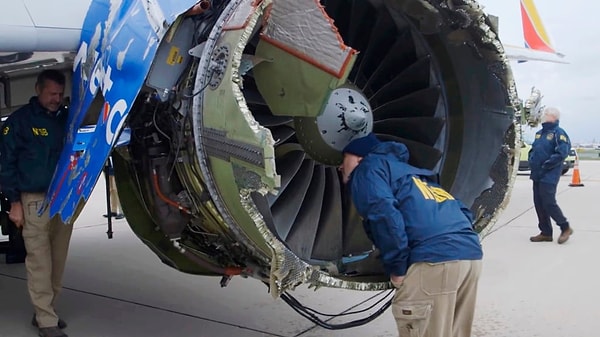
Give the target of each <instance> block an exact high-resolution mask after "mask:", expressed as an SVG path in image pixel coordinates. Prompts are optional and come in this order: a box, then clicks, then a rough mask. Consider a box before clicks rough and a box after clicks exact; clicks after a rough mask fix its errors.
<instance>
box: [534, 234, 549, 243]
mask: <svg viewBox="0 0 600 337" xmlns="http://www.w3.org/2000/svg"><path fill="white" fill-rule="evenodd" d="M529 241H531V242H552V235H544V234H542V233H540V234H538V235H536V236H532V237H530V238H529Z"/></svg>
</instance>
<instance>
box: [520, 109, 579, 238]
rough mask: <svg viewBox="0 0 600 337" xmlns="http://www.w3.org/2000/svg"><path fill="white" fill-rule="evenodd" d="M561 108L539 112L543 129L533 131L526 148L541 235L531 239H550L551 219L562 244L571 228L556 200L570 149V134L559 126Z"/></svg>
mask: <svg viewBox="0 0 600 337" xmlns="http://www.w3.org/2000/svg"><path fill="white" fill-rule="evenodd" d="M559 119H560V111H559V110H558V109H557V108H552V107H549V108H545V109H544V111H543V112H542V129H541V130H539V131H538V132H537V133H536V134H535V140H534V142H533V144H532V145H531V150H529V166H530V167H531V174H530V176H529V177H530V179H531V180H533V202H534V205H535V211H536V213H537V217H538V227H539V229H540V234H538V235H536V236H532V237H530V238H529V239H530V240H531V242H552V239H553V238H552V222H551V220H550V219H554V221H555V222H556V224H557V225H558V226H559V227H560V230H561V234H560V236H559V237H558V243H559V244H563V243H565V242H566V241H567V240H568V239H569V237H570V236H571V234H573V229H572V228H571V226H570V225H569V222H568V221H567V218H565V216H564V215H563V212H562V210H561V209H560V207H558V204H557V203H556V188H557V185H558V181H559V180H560V176H561V171H562V163H563V161H564V160H565V158H566V157H567V155H568V154H569V151H570V150H571V142H570V141H569V136H568V135H567V133H566V132H565V130H563V129H562V128H561V127H559V125H558V124H559V122H558V121H559Z"/></svg>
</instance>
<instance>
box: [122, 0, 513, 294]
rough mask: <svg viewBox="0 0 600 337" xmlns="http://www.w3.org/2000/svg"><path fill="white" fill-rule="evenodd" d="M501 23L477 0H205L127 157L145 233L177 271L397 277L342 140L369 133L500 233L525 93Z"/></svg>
mask: <svg viewBox="0 0 600 337" xmlns="http://www.w3.org/2000/svg"><path fill="white" fill-rule="evenodd" d="M491 27H492V25H491V24H490V22H489V20H488V18H487V16H486V15H485V14H484V12H483V11H482V8H481V7H480V6H479V5H478V4H477V3H476V2H475V1H471V0H459V1H440V0H350V1H349V0H322V1H321V2H318V1H312V0H311V1H294V0H272V1H269V0H263V1H255V0H232V1H218V0H213V1H201V2H200V3H198V5H196V6H195V7H194V8H193V9H192V10H191V11H189V12H187V13H186V14H185V15H182V16H181V17H179V18H178V19H177V20H176V21H175V23H174V24H173V25H172V26H171V27H170V28H169V31H168V32H167V37H166V38H165V39H163V41H162V42H161V45H160V46H159V48H158V51H157V54H156V57H155V59H154V60H153V64H152V67H151V69H150V72H149V74H148V77H147V79H146V82H145V86H144V87H143V88H142V90H141V91H140V93H139V95H138V97H137V100H136V102H135V104H134V106H133V107H132V110H131V112H130V115H129V119H128V121H127V123H128V125H129V127H130V128H131V141H130V144H129V145H128V146H127V147H120V148H117V149H116V150H115V151H114V153H113V160H114V165H115V174H116V178H117V184H118V189H119V196H120V199H121V202H122V206H123V209H124V212H125V214H126V216H127V220H128V222H129V224H130V226H131V228H132V229H133V231H134V232H135V233H136V234H137V235H138V236H139V237H140V239H141V240H142V241H143V242H144V243H145V244H146V245H148V246H149V247H150V248H151V249H152V250H153V251H154V252H155V253H156V254H157V255H158V256H159V257H160V258H161V260H162V261H163V262H164V263H166V264H168V265H170V266H172V267H173V268H177V269H179V270H181V271H183V272H188V273H195V274H203V275H221V276H224V277H225V279H227V278H229V277H232V276H234V275H242V276H250V277H255V278H258V279H261V280H263V281H265V282H268V283H269V284H270V286H271V292H272V293H273V294H274V295H275V296H276V295H278V294H280V293H281V292H283V291H285V290H287V289H290V288H293V287H295V286H297V285H298V284H301V283H309V284H311V285H314V286H331V287H341V288H349V289H360V290H376V289H385V288H388V287H389V284H388V282H387V279H386V276H385V275H384V272H383V268H382V265H381V263H380V262H379V260H378V251H377V250H376V249H374V247H373V245H372V243H371V242H370V240H369V239H368V238H367V236H366V234H365V232H364V230H363V227H362V223H361V218H360V217H359V215H358V214H357V213H356V211H355V209H354V207H353V205H352V202H351V199H350V198H349V196H348V191H347V190H346V187H345V186H344V185H343V184H342V182H341V180H340V176H339V174H338V172H337V167H336V165H338V164H339V162H340V159H341V154H340V150H341V148H343V145H344V144H346V143H347V142H348V141H349V140H350V139H352V138H353V137H356V136H358V135H361V134H364V133H366V132H368V131H370V130H372V131H373V132H375V133H376V134H377V136H378V137H380V138H381V139H382V140H389V141H397V142H402V143H404V144H406V146H407V147H408V148H409V151H410V163H411V164H413V165H416V166H419V167H423V168H427V169H431V170H433V171H434V172H435V173H436V174H437V175H438V178H439V182H440V183H441V184H442V186H444V187H445V189H447V190H448V191H450V192H451V193H452V194H453V195H454V196H455V197H457V198H459V199H461V200H462V201H463V202H464V203H465V204H467V205H469V206H470V207H471V210H472V211H473V213H474V214H475V217H476V221H475V223H474V226H475V227H476V229H477V230H478V231H485V230H486V228H487V229H489V228H491V225H492V224H493V222H494V218H495V216H496V215H497V213H498V212H499V210H500V209H501V208H502V207H503V205H504V203H505V201H506V199H507V196H508V194H509V190H510V187H511V185H512V179H513V172H514V171H515V170H514V165H515V160H514V158H515V141H516V140H515V137H516V136H515V111H516V110H515V107H516V104H515V103H516V102H518V100H517V97H516V91H515V86H514V84H513V80H512V74H511V71H510V69H509V66H508V62H507V60H506V58H505V56H504V53H503V50H502V46H501V44H500V42H499V40H498V38H497V36H496V34H495V32H494V30H493V29H492V28H491ZM414 211H415V212H418V211H419V210H414Z"/></svg>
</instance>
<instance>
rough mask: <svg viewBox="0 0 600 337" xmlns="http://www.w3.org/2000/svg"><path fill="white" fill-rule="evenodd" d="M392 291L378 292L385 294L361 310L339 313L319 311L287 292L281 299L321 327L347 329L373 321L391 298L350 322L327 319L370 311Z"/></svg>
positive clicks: (389, 302) (392, 291) (382, 311)
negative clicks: (336, 321)
mask: <svg viewBox="0 0 600 337" xmlns="http://www.w3.org/2000/svg"><path fill="white" fill-rule="evenodd" d="M394 291H395V290H394V289H390V290H389V291H387V292H383V291H382V292H380V293H379V294H378V295H377V296H379V295H380V294H383V293H385V296H383V297H382V298H381V299H379V300H378V301H377V302H375V303H374V304H372V305H371V306H369V307H368V308H365V309H362V310H356V311H348V312H342V313H339V314H325V313H322V312H319V311H317V310H315V309H312V308H309V307H306V306H304V305H303V304H302V303H300V302H299V301H298V300H297V299H296V298H294V297H293V296H292V295H290V294H289V293H288V292H285V293H283V294H281V299H282V300H284V301H285V303H287V304H288V305H289V306H290V307H291V308H292V309H294V311H296V312H297V313H298V314H300V316H302V317H304V318H306V319H308V320H309V321H311V322H313V323H314V324H316V325H318V326H320V327H322V328H325V329H328V330H342V329H349V328H353V327H357V326H361V325H364V324H367V323H369V322H371V321H373V320H374V319H376V318H377V317H379V316H381V314H383V313H384V312H385V311H386V310H387V309H388V308H389V307H390V305H391V304H392V299H391V298H390V299H389V300H387V301H386V302H385V303H383V304H382V305H381V307H380V308H379V309H377V310H376V311H375V312H374V313H372V314H370V315H368V316H367V317H364V318H359V319H356V320H353V321H350V322H345V323H339V324H333V323H328V322H327V321H328V320H331V319H333V318H337V317H343V316H348V315H355V314H360V313H364V312H367V311H370V310H372V309H373V308H375V307H376V306H377V305H379V304H381V302H383V301H384V300H386V299H387V298H388V297H389V296H390V295H392V294H393V293H394ZM317 315H320V316H326V317H328V319H327V320H323V319H321V318H320V317H318V316H317Z"/></svg>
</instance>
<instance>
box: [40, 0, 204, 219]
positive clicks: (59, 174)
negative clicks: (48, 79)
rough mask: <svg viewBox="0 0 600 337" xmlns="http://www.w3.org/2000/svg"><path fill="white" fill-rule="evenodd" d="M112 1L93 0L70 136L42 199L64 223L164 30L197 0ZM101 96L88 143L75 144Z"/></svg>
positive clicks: (86, 188) (119, 125)
mask: <svg viewBox="0 0 600 337" xmlns="http://www.w3.org/2000/svg"><path fill="white" fill-rule="evenodd" d="M113 3H114V2H113V1H109V0H94V1H92V3H91V5H90V8H89V10H88V12H87V15H86V17H85V20H84V23H83V27H82V33H81V44H80V47H79V50H78V52H77V56H76V58H75V61H74V65H73V71H74V73H73V87H72V104H71V111H70V113H69V120H68V136H67V140H66V145H65V148H64V150H63V152H62V154H61V157H60V160H59V163H58V166H57V169H56V172H55V174H54V178H53V180H52V183H51V185H50V190H49V193H48V195H47V197H46V202H45V206H47V207H50V215H51V216H52V215H54V214H60V217H61V219H62V220H63V221H65V222H71V221H74V219H75V217H74V215H75V213H76V212H77V209H78V205H79V204H80V203H81V202H85V200H87V199H88V198H89V196H90V194H91V192H92V190H93V188H94V185H95V184H96V181H97V180H98V177H99V176H100V172H101V171H102V168H103V166H104V162H105V161H106V159H107V158H108V155H109V153H110V151H111V150H112V148H113V147H114V146H115V145H116V141H117V138H118V136H119V134H120V132H121V130H122V129H123V126H124V123H125V120H126V118H127V115H128V113H129V111H130V109H131V107H132V105H133V104H134V100H135V98H136V96H137V94H138V92H139V91H140V88H141V87H142V84H143V82H144V79H145V78H146V75H147V73H148V71H149V69H150V65H151V64H152V60H153V59H154V56H155V53H156V50H157V47H158V45H159V43H160V41H161V40H162V38H163V36H164V35H165V32H166V30H167V28H168V27H169V26H170V25H171V24H172V23H173V22H174V20H175V19H176V18H177V16H178V15H179V14H181V13H183V12H184V11H185V10H187V9H189V8H190V7H192V6H193V5H194V4H195V3H196V0H186V1H183V0H182V1H176V2H173V1H168V0H155V1H141V0H138V1H129V2H127V3H123V4H120V5H119V6H113ZM117 88H118V90H116V89H117ZM100 94H101V98H100V99H102V100H103V101H104V103H103V105H102V109H101V111H99V118H98V121H97V124H96V126H95V129H94V131H93V133H92V134H91V135H89V138H88V139H89V140H88V142H87V143H84V144H81V143H80V142H79V143H78V142H77V141H76V138H77V137H76V136H77V132H78V129H79V127H80V126H81V124H82V122H83V120H84V117H85V115H86V112H87V111H88V108H89V107H90V106H91V104H92V101H93V100H94V99H95V98H96V96H98V95H100ZM93 113H96V112H93Z"/></svg>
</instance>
